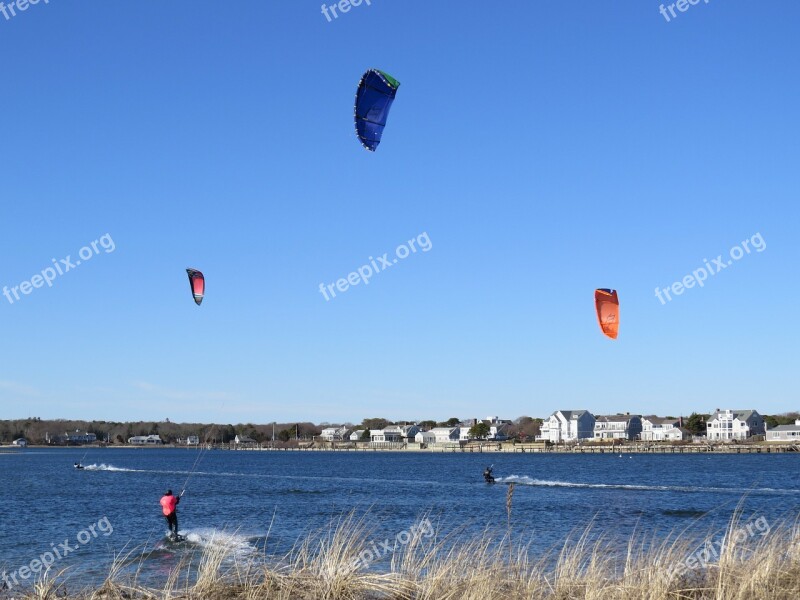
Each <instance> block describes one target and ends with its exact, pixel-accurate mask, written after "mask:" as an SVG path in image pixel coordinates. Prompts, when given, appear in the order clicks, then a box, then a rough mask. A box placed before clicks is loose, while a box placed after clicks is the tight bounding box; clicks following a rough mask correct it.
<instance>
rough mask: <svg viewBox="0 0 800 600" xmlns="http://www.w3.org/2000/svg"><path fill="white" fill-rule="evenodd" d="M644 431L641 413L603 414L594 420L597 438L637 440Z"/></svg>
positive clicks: (595, 437) (595, 436)
mask: <svg viewBox="0 0 800 600" xmlns="http://www.w3.org/2000/svg"><path fill="white" fill-rule="evenodd" d="M641 433H642V418H641V417H640V416H639V415H631V414H625V415H621V414H620V415H601V416H598V417H595V420H594V439H596V440H635V439H636V438H637V437H638V436H639V435H641Z"/></svg>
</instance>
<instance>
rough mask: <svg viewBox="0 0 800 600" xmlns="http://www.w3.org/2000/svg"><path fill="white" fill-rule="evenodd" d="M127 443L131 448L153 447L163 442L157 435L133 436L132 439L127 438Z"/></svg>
mask: <svg viewBox="0 0 800 600" xmlns="http://www.w3.org/2000/svg"><path fill="white" fill-rule="evenodd" d="M128 443H129V444H131V445H132V446H155V445H158V444H163V443H164V442H162V441H161V437H159V436H157V435H135V436H133V437H132V438H128Z"/></svg>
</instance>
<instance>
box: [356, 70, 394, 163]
mask: <svg viewBox="0 0 800 600" xmlns="http://www.w3.org/2000/svg"><path fill="white" fill-rule="evenodd" d="M398 87H400V82H399V81H397V80H396V79H395V78H394V77H392V76H391V75H389V74H387V73H384V72H383V71H379V70H378V69H370V70H369V71H367V72H366V73H364V75H363V76H362V77H361V81H359V82H358V91H357V92H356V106H355V117H356V135H358V139H359V140H360V141H361V145H362V146H364V148H366V149H367V150H369V151H370V152H375V150H377V148H378V144H380V143H381V135H383V128H384V127H386V119H387V118H388V117H389V109H390V108H391V107H392V102H394V97H395V95H396V94H397V88H398Z"/></svg>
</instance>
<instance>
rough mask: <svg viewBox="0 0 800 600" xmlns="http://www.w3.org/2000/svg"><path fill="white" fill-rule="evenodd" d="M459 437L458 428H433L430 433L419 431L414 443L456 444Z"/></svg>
mask: <svg viewBox="0 0 800 600" xmlns="http://www.w3.org/2000/svg"><path fill="white" fill-rule="evenodd" d="M459 436H460V429H459V428H458V427H434V428H433V429H431V430H430V431H420V432H418V433H417V434H416V435H415V436H414V441H415V442H417V443H420V444H428V445H431V444H457V443H458V440H459Z"/></svg>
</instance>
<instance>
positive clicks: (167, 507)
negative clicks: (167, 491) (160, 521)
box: [161, 495, 181, 517]
mask: <svg viewBox="0 0 800 600" xmlns="http://www.w3.org/2000/svg"><path fill="white" fill-rule="evenodd" d="M180 500H181V499H180V498H178V497H177V496H172V495H170V496H163V497H162V498H161V511H162V512H163V513H164V516H165V517H168V516H170V515H171V514H172V513H174V512H175V507H176V506H178V502H180Z"/></svg>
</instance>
